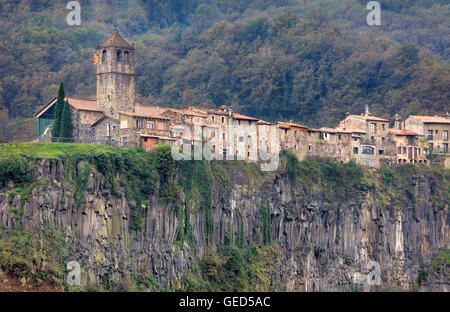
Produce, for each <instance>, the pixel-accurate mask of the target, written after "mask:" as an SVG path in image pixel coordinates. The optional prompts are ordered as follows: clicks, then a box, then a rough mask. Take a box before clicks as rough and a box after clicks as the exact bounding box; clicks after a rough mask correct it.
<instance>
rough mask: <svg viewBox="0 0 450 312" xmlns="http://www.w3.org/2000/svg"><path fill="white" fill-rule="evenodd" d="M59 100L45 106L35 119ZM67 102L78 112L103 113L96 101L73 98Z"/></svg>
mask: <svg viewBox="0 0 450 312" xmlns="http://www.w3.org/2000/svg"><path fill="white" fill-rule="evenodd" d="M56 100H57V98H56V97H55V98H53V99H52V100H51V101H50V102H48V103H47V104H45V105H44V107H42V108H41V109H40V110H39V111H38V112H37V113H36V114H34V117H36V118H37V117H39V116H41V115H42V114H43V113H45V111H47V109H49V108H50V107H52V106H53V105H54V104H55V103H56ZM65 100H68V101H69V105H70V106H71V107H72V108H74V109H77V110H85V111H93V112H103V110H102V109H101V108H100V107H99V106H98V105H97V101H96V100H88V99H79V98H72V97H66V98H65Z"/></svg>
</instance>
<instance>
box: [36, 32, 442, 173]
mask: <svg viewBox="0 0 450 312" xmlns="http://www.w3.org/2000/svg"><path fill="white" fill-rule="evenodd" d="M97 55H98V56H99V57H100V60H99V62H97V63H96V64H95V65H96V69H97V73H96V75H97V95H96V100H89V99H79V98H73V97H69V98H67V100H68V102H69V105H70V107H71V112H72V125H73V129H72V138H70V139H69V138H56V139H58V140H70V141H72V142H81V143H91V144H110V145H118V146H138V145H140V146H142V147H144V148H145V149H147V150H151V149H153V148H154V147H155V146H156V145H158V144H162V143H166V144H170V145H172V146H175V147H180V148H182V147H183V148H184V147H186V146H194V147H196V146H201V147H202V153H203V154H205V153H209V154H212V157H213V158H216V159H242V160H247V161H260V160H266V159H267V155H278V154H279V153H280V152H281V151H282V150H290V151H292V152H294V153H295V154H296V155H297V156H298V158H299V159H303V158H305V157H307V156H313V157H320V158H326V159H330V160H335V161H341V162H348V161H350V160H355V161H356V162H358V163H361V164H365V165H367V166H370V167H379V166H381V165H383V164H394V163H427V162H428V161H429V159H430V155H432V154H433V153H434V154H436V153H438V154H443V155H447V154H448V133H449V131H450V118H449V117H448V116H409V117H408V118H407V119H406V120H404V121H403V120H401V119H400V117H399V116H398V115H397V116H395V120H394V123H393V127H392V128H390V122H389V120H387V119H383V118H380V117H376V116H373V115H372V114H370V113H369V110H368V107H366V111H365V112H364V113H363V114H361V115H351V114H349V113H347V116H346V117H345V119H344V120H342V121H341V122H340V123H339V124H338V126H337V127H335V128H328V127H323V128H320V129H314V128H310V127H307V126H304V125H300V124H297V123H293V122H292V121H289V122H287V121H284V122H281V121H280V122H268V121H264V120H261V119H259V118H254V117H249V116H245V115H242V114H239V113H237V112H234V111H233V110H232V109H231V108H229V107H227V106H225V105H223V106H221V107H219V108H216V109H212V108H199V107H189V108H184V109H175V108H163V107H158V106H142V105H138V104H136V103H135V99H134V94H135V50H134V45H130V44H129V43H128V42H127V41H126V40H125V39H123V38H122V37H121V36H120V35H119V34H118V33H117V32H114V33H113V34H112V35H111V36H109V37H108V38H107V39H106V40H105V41H104V42H103V43H102V44H101V45H99V46H98V47H97ZM55 103H56V98H54V99H53V100H51V101H50V102H49V103H47V104H46V105H44V107H42V108H41V109H40V110H39V111H38V112H37V113H36V114H35V117H36V118H37V120H38V131H39V139H40V140H44V141H46V140H47V141H54V140H55V138H52V137H51V131H50V128H51V125H52V123H53V119H54V109H55Z"/></svg>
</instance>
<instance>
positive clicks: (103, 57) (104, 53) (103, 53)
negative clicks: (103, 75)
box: [102, 49, 108, 64]
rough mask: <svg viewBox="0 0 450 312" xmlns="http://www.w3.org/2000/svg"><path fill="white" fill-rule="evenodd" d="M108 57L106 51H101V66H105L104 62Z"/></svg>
mask: <svg viewBox="0 0 450 312" xmlns="http://www.w3.org/2000/svg"><path fill="white" fill-rule="evenodd" d="M107 57H108V54H107V51H106V50H105V49H103V51H102V63H103V64H105V63H106V61H107V59H106V58H107Z"/></svg>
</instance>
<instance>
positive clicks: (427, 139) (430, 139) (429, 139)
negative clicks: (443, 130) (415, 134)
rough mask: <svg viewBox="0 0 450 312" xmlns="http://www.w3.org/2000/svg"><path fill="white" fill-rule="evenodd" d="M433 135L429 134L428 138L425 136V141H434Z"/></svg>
mask: <svg viewBox="0 0 450 312" xmlns="http://www.w3.org/2000/svg"><path fill="white" fill-rule="evenodd" d="M433 138H434V137H433V135H432V134H427V135H426V136H425V140H426V141H433Z"/></svg>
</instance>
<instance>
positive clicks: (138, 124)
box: [136, 119, 142, 128]
mask: <svg viewBox="0 0 450 312" xmlns="http://www.w3.org/2000/svg"><path fill="white" fill-rule="evenodd" d="M136 128H142V120H140V119H137V120H136Z"/></svg>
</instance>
